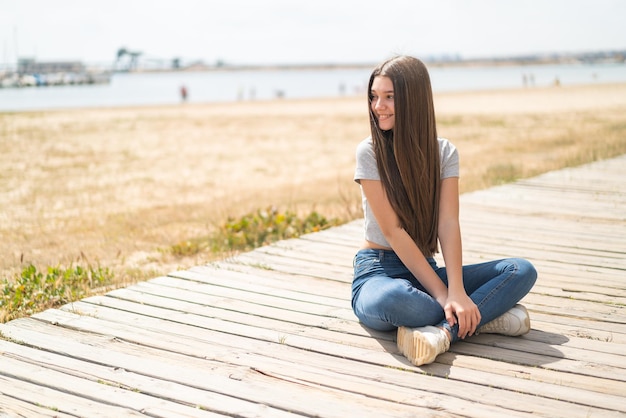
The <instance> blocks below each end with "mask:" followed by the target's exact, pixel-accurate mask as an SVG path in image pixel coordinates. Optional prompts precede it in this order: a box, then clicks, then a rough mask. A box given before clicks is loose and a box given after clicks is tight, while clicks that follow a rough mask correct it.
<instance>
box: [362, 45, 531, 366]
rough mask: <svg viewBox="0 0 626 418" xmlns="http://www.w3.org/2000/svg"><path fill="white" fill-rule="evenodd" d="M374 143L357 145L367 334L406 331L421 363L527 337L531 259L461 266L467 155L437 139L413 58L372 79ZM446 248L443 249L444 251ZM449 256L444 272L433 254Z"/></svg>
mask: <svg viewBox="0 0 626 418" xmlns="http://www.w3.org/2000/svg"><path fill="white" fill-rule="evenodd" d="M368 95H369V100H368V101H369V112H370V128H371V137H369V138H367V139H365V140H364V141H362V142H361V143H360V144H359V145H358V147H357V152H356V155H357V163H356V172H355V177H354V179H355V181H356V182H357V183H359V184H360V186H361V193H362V199H363V211H364V217H365V241H364V243H363V246H362V248H361V249H360V250H359V251H358V252H357V254H356V256H355V258H354V280H353V283H352V308H353V310H354V313H355V314H356V316H357V317H358V318H359V320H360V321H361V323H362V324H364V325H365V326H367V327H370V328H373V329H376V330H381V331H391V330H394V329H396V328H397V329H398V333H397V343H398V348H399V349H400V351H401V352H402V354H403V355H405V356H406V357H407V358H408V359H409V360H410V361H411V362H412V363H413V364H415V365H417V366H420V365H422V364H428V363H432V362H433V361H434V360H435V358H436V357H437V355H439V354H441V353H443V352H445V351H447V350H448V349H449V347H450V343H453V342H455V341H457V340H459V339H463V338H466V337H468V336H471V335H474V334H476V333H478V332H485V333H486V332H492V333H501V334H504V335H523V334H525V333H527V332H528V331H529V330H530V319H529V317H528V312H527V311H526V309H525V308H524V307H523V306H522V305H519V304H517V302H519V301H520V300H521V299H522V298H523V297H524V296H525V295H526V294H527V293H528V292H529V291H530V289H531V288H532V286H533V285H534V283H535V280H536V278H537V272H536V271H535V269H534V267H533V266H532V265H531V264H530V263H529V262H528V261H526V260H523V259H505V260H498V261H491V262H487V263H482V264H476V265H468V266H463V265H462V259H461V232H460V227H459V157H458V153H457V150H456V148H455V147H454V145H452V144H451V143H450V142H449V141H448V140H446V139H443V138H438V137H437V129H436V124H435V110H434V106H433V95H432V89H431V85H430V77H429V75H428V71H427V69H426V67H425V66H424V64H423V63H422V62H421V61H420V60H418V59H416V58H413V57H408V56H399V57H395V58H392V59H390V60H388V61H386V62H384V63H382V64H381V65H380V66H378V67H377V68H376V69H374V71H373V72H372V75H371V77H370V80H369V92H368ZM438 242H439V246H438V245H437V243H438ZM438 247H440V248H441V251H442V254H443V259H444V262H445V267H439V266H437V264H436V262H435V260H434V259H433V255H434V253H435V252H437V251H438Z"/></svg>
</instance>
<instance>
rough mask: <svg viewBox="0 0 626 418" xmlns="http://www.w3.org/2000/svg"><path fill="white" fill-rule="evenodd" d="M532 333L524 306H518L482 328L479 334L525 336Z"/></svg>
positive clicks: (478, 331)
mask: <svg viewBox="0 0 626 418" xmlns="http://www.w3.org/2000/svg"><path fill="white" fill-rule="evenodd" d="M528 331H530V317H529V316H528V311H527V310H526V308H525V307H524V305H520V304H517V305H515V306H513V307H512V308H511V309H509V310H508V311H506V312H505V313H504V314H502V315H500V316H499V317H497V318H496V319H494V320H493V321H491V322H489V323H487V324H485V325H483V326H482V327H480V328H479V329H478V330H477V331H476V333H477V334H482V333H484V334H502V335H510V336H517V335H524V334H526V333H527V332H528Z"/></svg>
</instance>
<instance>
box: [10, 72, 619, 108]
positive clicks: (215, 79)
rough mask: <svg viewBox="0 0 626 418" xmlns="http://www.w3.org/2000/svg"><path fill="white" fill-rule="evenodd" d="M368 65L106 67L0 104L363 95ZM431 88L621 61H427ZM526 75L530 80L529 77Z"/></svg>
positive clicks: (510, 84) (553, 75)
mask: <svg viewBox="0 0 626 418" xmlns="http://www.w3.org/2000/svg"><path fill="white" fill-rule="evenodd" d="M370 71H371V70H370V69H328V70H262V71H210V72H171V73H143V74H142V73H138V74H114V75H113V77H112V79H111V83H110V84H103V85H86V86H55V87H38V88H37V87H29V88H19V89H18V88H7V89H0V111H24V110H45V109H61V108H83V107H112V106H141V105H163V104H176V103H179V102H180V100H181V99H180V87H181V86H182V85H185V86H186V88H187V89H188V91H189V96H188V101H189V102H191V103H208V102H232V101H237V100H267V99H274V98H277V97H279V96H282V97H285V98H318V97H330V98H332V97H338V96H340V95H344V94H346V95H351V94H364V92H365V89H366V88H367V81H368V78H369V74H370ZM430 75H431V80H432V85H433V90H434V91H435V92H449V91H468V90H469V91H472V90H488V89H502V88H520V89H521V88H523V87H524V85H523V77H524V75H526V77H527V83H528V85H529V86H530V87H532V86H533V85H534V86H538V87H542V86H549V85H552V84H553V83H554V81H555V80H556V79H557V78H558V80H559V82H560V83H561V85H572V84H588V83H613V82H626V65H625V64H578V65H532V66H499V67H498V66H493V67H489V66H485V67H432V68H430ZM531 75H532V82H531V78H530V76H531Z"/></svg>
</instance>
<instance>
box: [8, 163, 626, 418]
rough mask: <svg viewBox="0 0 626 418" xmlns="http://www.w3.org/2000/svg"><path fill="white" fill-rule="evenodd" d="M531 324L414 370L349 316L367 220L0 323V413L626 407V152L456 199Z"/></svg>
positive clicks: (556, 411) (579, 412) (458, 412)
mask: <svg viewBox="0 0 626 418" xmlns="http://www.w3.org/2000/svg"><path fill="white" fill-rule="evenodd" d="M461 211H462V215H461V216H462V228H463V235H464V250H465V262H466V263H471V262H479V261H481V260H486V259H492V258H500V257H506V256H521V257H525V258H528V259H530V260H531V261H532V262H533V263H534V264H535V265H536V267H537V269H538V271H539V279H538V282H537V284H536V286H535V288H534V289H533V291H532V292H531V294H529V295H528V296H527V297H526V298H525V299H524V303H525V305H526V306H527V307H528V310H529V311H530V314H531V318H532V331H531V332H530V333H529V334H527V335H526V336H523V337H518V338H511V337H503V336H498V335H487V334H484V335H479V336H475V337H472V338H470V339H468V340H467V341H465V342H460V343H457V344H455V345H453V346H452V348H451V351H450V352H448V353H446V354H443V355H441V356H439V357H438V359H437V361H436V362H435V363H434V364H431V365H428V366H423V367H414V366H412V365H411V364H410V363H409V362H408V361H407V360H405V358H404V357H403V356H401V355H400V354H399V353H398V350H397V349H396V346H395V343H394V337H395V336H394V333H380V332H372V331H369V330H367V329H365V328H363V327H362V326H360V325H359V323H358V322H357V321H356V319H355V317H354V315H353V314H352V311H351V309H350V281H351V275H352V257H353V255H354V253H355V248H356V247H357V245H358V244H359V243H360V241H361V236H362V221H355V222H352V223H349V224H346V225H343V226H340V227H337V228H333V229H330V230H327V231H324V232H319V233H315V234H310V235H307V236H303V237H301V238H299V239H293V240H287V241H282V242H279V243H277V244H275V245H272V246H268V247H264V248H259V249H257V250H255V251H251V252H249V253H245V254H241V255H239V256H237V257H235V258H233V259H229V260H225V261H220V262H216V263H212V264H210V265H206V266H199V267H194V268H191V269H189V270H185V271H178V272H175V273H172V274H170V275H168V276H164V277H157V278H155V279H153V280H149V281H147V282H143V283H138V284H136V285H133V286H131V287H128V288H125V289H119V290H115V291H112V292H110V293H108V294H106V295H104V296H97V297H90V298H87V299H84V300H82V301H80V302H77V303H73V304H69V305H67V306H64V307H62V308H61V309H51V310H48V311H45V312H43V313H40V314H37V315H34V316H33V317H31V318H24V319H18V320H14V321H11V322H9V323H6V324H3V325H0V332H1V333H2V337H3V338H2V339H1V340H0V353H1V355H0V417H4V416H20V415H23V416H29V417H31V416H59V417H68V416H104V417H118V416H151V417H157V416H158V417H178V416H198V417H210V416H241V417H292V416H307V417H311V416H321V417H339V418H345V417H376V418H380V417H387V416H389V417H421V416H455V417H456V416H468V417H505V416H506V417H516V416H531V415H532V416H542V417H568V418H569V417H607V416H609V417H611V416H626V155H625V156H621V157H619V158H615V159H611V160H607V161H601V162H597V163H593V164H590V165H586V166H582V167H578V168H574V169H566V170H561V171H557V172H551V173H548V174H545V175H542V176H539V177H536V178H533V179H530V180H524V181H520V182H518V183H515V184H510V185H505V186H501V187H495V188H492V189H489V190H485V191H480V192H474V193H470V194H465V195H463V196H462V198H461Z"/></svg>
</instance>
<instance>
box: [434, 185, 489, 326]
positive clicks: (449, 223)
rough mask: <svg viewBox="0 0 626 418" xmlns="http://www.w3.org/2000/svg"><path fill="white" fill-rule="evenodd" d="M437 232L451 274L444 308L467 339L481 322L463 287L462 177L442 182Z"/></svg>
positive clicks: (476, 308) (447, 268) (448, 271)
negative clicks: (460, 217)
mask: <svg viewBox="0 0 626 418" xmlns="http://www.w3.org/2000/svg"><path fill="white" fill-rule="evenodd" d="M437 233H438V236H439V244H440V245H441V252H442V253H443V259H444V263H445V266H446V273H447V275H448V298H447V301H446V305H445V307H444V310H445V311H446V319H448V322H450V319H449V318H448V312H452V313H453V315H452V318H453V320H452V322H450V324H451V325H453V324H454V323H455V322H456V321H455V320H454V318H456V320H457V321H458V323H459V337H461V338H465V336H467V335H472V334H473V333H474V332H475V331H476V327H477V326H478V324H479V322H480V311H479V310H478V307H477V306H476V304H475V303H474V302H473V301H472V300H471V299H470V298H469V296H467V292H466V291H465V287H464V285H463V257H462V244H461V227H460V224H459V179H458V177H449V178H445V179H443V180H442V182H441V197H440V201H439V224H438V225H437Z"/></svg>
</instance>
